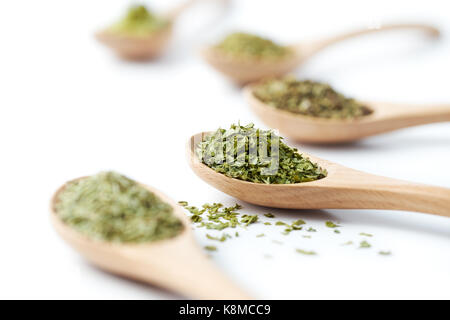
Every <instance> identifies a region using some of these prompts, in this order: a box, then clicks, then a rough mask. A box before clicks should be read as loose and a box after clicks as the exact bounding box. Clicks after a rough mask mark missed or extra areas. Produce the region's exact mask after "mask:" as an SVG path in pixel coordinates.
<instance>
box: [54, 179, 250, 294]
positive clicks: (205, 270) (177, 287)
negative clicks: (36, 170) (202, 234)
mask: <svg viewBox="0 0 450 320" xmlns="http://www.w3.org/2000/svg"><path fill="white" fill-rule="evenodd" d="M144 187H146V188H148V189H149V190H150V191H151V192H153V193H155V194H156V195H157V196H158V197H160V198H161V199H162V200H163V201H165V202H167V203H169V204H170V205H171V206H172V207H173V208H174V214H175V215H176V216H177V217H178V218H179V219H180V220H181V221H182V223H183V225H184V231H183V232H182V233H181V234H180V235H178V236H177V237H175V238H172V239H167V240H162V241H157V242H152V243H149V244H136V245H132V244H111V243H107V242H102V241H97V240H92V239H90V238H88V237H86V236H84V235H82V234H81V233H79V232H77V231H75V230H74V229H72V228H71V227H69V226H67V225H66V224H64V223H63V222H62V221H61V220H60V219H59V217H58V215H57V214H56V211H55V204H56V202H57V201H58V200H57V199H58V194H59V193H60V192H61V191H62V190H63V189H64V186H63V187H61V188H60V189H59V190H58V191H57V192H56V193H55V195H54V196H53V198H52V201H51V215H50V216H51V221H52V224H53V226H54V228H55V229H56V231H57V232H58V234H59V235H60V236H61V237H62V238H63V239H64V240H65V241H66V242H67V243H68V244H69V245H70V246H72V247H73V248H74V249H75V250H76V251H78V252H79V253H80V254H81V255H82V256H84V257H85V258H86V259H87V260H88V261H90V262H91V263H93V264H94V265H96V266H98V267H100V268H102V269H104V270H106V271H109V272H111V273H114V274H117V275H120V276H124V277H128V278H131V279H134V280H138V281H143V282H147V283H150V284H155V285H158V286H161V287H164V288H167V289H169V290H173V291H175V292H178V293H180V294H182V295H184V296H186V297H190V298H196V299H249V296H248V295H247V294H245V293H244V292H243V291H242V290H241V289H239V288H238V287H236V286H235V285H234V284H233V283H232V282H231V281H230V280H229V279H228V278H227V277H225V276H224V275H223V274H222V273H221V272H220V271H219V270H218V269H217V268H216V267H215V266H214V265H213V264H212V262H211V261H210V259H209V258H208V257H207V256H206V255H205V254H204V253H203V252H202V249H201V248H199V247H198V245H197V244H196V243H195V240H194V237H193V234H192V230H191V228H192V227H191V224H190V222H189V219H188V218H187V216H186V215H185V214H184V213H183V212H182V210H181V208H180V206H179V205H177V204H176V203H175V202H174V201H173V200H171V199H170V198H168V197H167V196H166V195H164V194H162V193H161V192H160V191H158V190H156V189H154V188H150V187H147V186H144Z"/></svg>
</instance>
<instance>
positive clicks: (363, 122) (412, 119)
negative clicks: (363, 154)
mask: <svg viewBox="0 0 450 320" xmlns="http://www.w3.org/2000/svg"><path fill="white" fill-rule="evenodd" d="M253 88H254V85H248V86H246V87H245V88H244V96H245V98H246V100H247V102H248V103H249V105H250V106H251V108H252V110H253V111H254V112H255V113H256V114H257V115H258V116H259V117H260V118H261V120H262V121H263V122H264V123H265V124H267V125H268V126H269V127H271V128H275V129H278V130H279V131H280V132H281V133H282V134H283V135H284V136H286V137H289V138H291V139H294V140H297V141H301V142H305V143H316V144H320V143H323V144H331V143H343V142H351V141H356V140H359V139H362V138H365V137H369V136H373V135H377V134H381V133H385V132H389V131H393V130H397V129H402V128H406V127H412V126H418V125H422V124H428V123H434V122H446V121H450V104H442V105H406V104H393V103H381V102H361V103H362V104H363V105H365V106H367V107H368V108H370V109H371V110H372V111H373V112H372V113H371V114H370V115H367V116H364V117H361V118H359V119H354V120H339V119H324V118H315V117H308V116H304V115H301V114H295V113H292V112H289V111H285V110H280V109H277V108H275V107H272V106H270V105H267V104H265V103H264V102H262V101H261V100H259V99H258V98H256V97H255V96H254V95H253Z"/></svg>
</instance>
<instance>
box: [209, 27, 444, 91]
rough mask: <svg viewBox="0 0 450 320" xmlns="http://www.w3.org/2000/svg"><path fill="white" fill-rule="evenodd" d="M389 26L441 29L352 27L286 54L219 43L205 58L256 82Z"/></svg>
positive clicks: (232, 75)
mask: <svg viewBox="0 0 450 320" xmlns="http://www.w3.org/2000/svg"><path fill="white" fill-rule="evenodd" d="M389 30H420V31H424V32H425V33H426V34H427V35H430V36H431V37H438V36H439V34H440V32H439V30H438V29H436V28H435V27H433V26H430V25H425V24H387V25H383V26H380V27H376V28H367V29H362V30H356V31H351V32H348V33H344V34H341V35H337V36H332V37H328V38H324V39H319V40H311V41H304V42H301V43H298V44H294V45H289V46H287V47H288V48H289V49H290V51H291V53H290V54H288V55H286V56H285V57H282V58H275V59H251V58H235V57H233V56H230V55H228V54H226V53H223V52H221V51H220V50H219V49H217V48H215V47H208V48H204V49H202V50H201V52H200V54H201V56H202V57H203V59H204V60H205V61H206V62H207V63H208V64H210V65H211V66H212V67H213V68H214V69H216V70H217V71H219V72H220V73H222V74H223V75H224V76H226V77H227V78H229V79H231V80H232V81H233V82H235V83H236V84H238V85H244V84H247V83H249V82H255V81H258V80H261V79H263V78H269V77H277V76H280V75H283V74H286V73H289V72H291V71H292V70H293V69H294V68H296V67H298V66H299V65H300V64H302V63H303V62H304V61H306V60H307V59H309V58H310V57H312V56H313V55H314V54H316V53H317V52H319V51H321V50H322V49H324V48H326V47H328V46H330V45H332V44H335V43H337V42H340V41H344V40H347V39H350V38H353V37H358V36H361V35H365V34H370V33H376V32H384V31H389Z"/></svg>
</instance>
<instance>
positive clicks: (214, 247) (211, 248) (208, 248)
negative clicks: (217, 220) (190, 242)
mask: <svg viewBox="0 0 450 320" xmlns="http://www.w3.org/2000/svg"><path fill="white" fill-rule="evenodd" d="M204 248H205V250H208V251H217V247H216V246H205V247H204Z"/></svg>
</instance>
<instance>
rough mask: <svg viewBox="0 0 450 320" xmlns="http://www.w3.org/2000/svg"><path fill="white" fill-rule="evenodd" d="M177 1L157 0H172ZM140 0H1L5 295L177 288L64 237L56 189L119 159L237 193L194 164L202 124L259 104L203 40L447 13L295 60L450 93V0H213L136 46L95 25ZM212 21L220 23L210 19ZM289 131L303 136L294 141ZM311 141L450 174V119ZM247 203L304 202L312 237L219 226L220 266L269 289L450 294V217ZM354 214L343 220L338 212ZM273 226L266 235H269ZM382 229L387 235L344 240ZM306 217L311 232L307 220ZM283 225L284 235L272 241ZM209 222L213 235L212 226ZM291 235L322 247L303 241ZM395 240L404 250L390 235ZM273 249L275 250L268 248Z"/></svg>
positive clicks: (396, 87) (366, 158) (352, 160)
mask: <svg viewBox="0 0 450 320" xmlns="http://www.w3.org/2000/svg"><path fill="white" fill-rule="evenodd" d="M175 2H176V1H162V0H161V1H157V0H155V1H153V4H154V7H156V8H163V7H164V8H168V7H170V6H171V4H172V3H175ZM126 5H127V1H111V0H108V1H71V2H69V1H13V0H2V1H1V2H0V38H1V39H2V43H1V50H0V84H1V92H0V143H1V144H0V147H1V148H0V150H1V151H0V152H1V156H0V164H1V166H0V194H1V202H0V212H1V218H2V219H1V220H2V221H1V230H0V248H1V258H0V259H1V263H0V298H151V299H159V298H173V297H176V296H174V295H172V294H171V293H167V292H163V291H160V290H158V289H155V288H152V287H149V286H145V285H140V284H136V283H133V282H129V281H127V280H124V279H120V278H116V277H114V276H111V275H108V274H105V273H103V272H101V271H99V270H97V269H95V268H93V267H91V266H90V265H88V264H87V263H86V262H84V260H83V259H82V258H80V257H79V256H78V255H77V254H76V253H75V252H73V251H72V250H71V249H70V248H69V247H68V246H66V245H65V244H64V243H63V242H62V241H61V240H60V239H59V238H58V237H57V236H56V234H55V233H54V232H53V230H52V228H51V226H50V224H49V221H48V209H47V207H48V201H49V199H50V197H51V195H52V193H53V192H54V191H55V190H56V189H57V188H58V187H59V186H60V185H61V184H62V183H64V182H65V181H66V180H69V179H72V178H75V177H78V176H82V175H88V174H93V173H96V172H98V171H100V170H106V169H114V170H117V171H119V172H122V173H124V174H127V175H129V176H131V177H133V178H135V179H137V180H139V181H142V182H144V183H147V184H150V185H153V186H157V187H159V188H160V189H161V190H163V191H164V192H166V193H167V194H169V195H170V196H171V197H173V198H174V199H176V200H187V201H189V202H190V203H192V204H194V205H201V204H203V203H205V202H224V203H226V204H233V203H234V201H235V200H234V199H232V198H230V197H228V196H227V195H225V194H223V193H221V192H219V191H216V190H214V189H212V188H211V187H209V186H208V185H207V184H205V183H203V182H202V181H201V180H199V179H198V178H197V177H196V176H195V175H194V174H193V173H192V172H191V171H190V169H189V168H188V165H187V164H186V161H185V158H184V144H185V142H186V139H187V138H188V137H189V136H190V135H191V134H193V133H196V132H199V131H203V130H211V129H215V128H216V127H218V126H228V125H229V124H230V123H231V122H235V121H238V120H241V121H242V122H245V123H246V122H254V123H256V124H257V125H259V126H262V124H261V122H260V121H259V120H258V119H257V118H256V117H255V116H254V115H253V114H252V113H251V112H250V111H249V108H248V107H247V106H246V104H245V103H244V101H243V99H242V97H241V94H240V92H239V90H238V89H237V88H235V87H233V86H232V85H230V83H228V82H227V81H226V80H225V79H223V78H222V77H221V76H220V75H218V74H217V73H216V72H214V71H213V70H212V69H210V68H209V67H208V66H207V65H206V64H204V63H203V62H202V61H201V60H200V59H199V57H198V55H197V54H196V50H197V49H198V48H199V46H201V45H202V44H204V43H207V42H208V41H211V40H213V39H217V36H220V35H222V34H224V33H225V32H227V31H229V30H236V29H243V30H249V31H256V32H259V33H261V34H266V35H268V36H271V37H273V38H276V39H279V40H280V41H286V42H290V41H296V40H300V39H302V38H309V37H314V36H319V35H328V34H332V33H336V32H339V31H343V30H347V29H349V28H354V27H359V26H363V27H364V26H368V25H373V24H378V23H380V22H391V21H413V20H414V21H423V22H429V23H435V24H436V25H438V26H440V27H441V28H442V30H443V31H444V36H443V38H442V39H441V40H440V41H439V42H436V43H432V42H429V41H427V40H425V39H424V38H423V37H421V36H420V34H417V33H402V34H394V35H384V36H377V37H369V38H365V39H361V40H357V41H352V42H347V43H345V44H342V45H338V46H335V47H334V48H332V49H329V50H327V51H326V52H323V53H322V54H320V55H318V56H317V57H316V58H314V59H313V60H311V61H309V62H308V63H307V64H306V65H304V66H303V67H302V68H300V69H298V70H297V71H296V74H297V75H298V76H299V77H308V78H314V79H317V80H323V81H329V82H330V83H331V84H333V85H334V86H335V87H336V88H338V89H339V90H341V91H343V92H345V93H346V94H349V95H352V96H355V97H357V98H361V99H367V100H371V99H372V100H386V101H397V102H401V101H404V102H421V103H426V102H430V103H431V102H450V91H449V89H448V86H449V74H450V73H449V72H450V59H449V56H450V42H449V38H448V34H449V32H450V21H449V19H448V13H449V12H450V7H449V4H448V1H444V0H442V1H387V0H386V1H384V0H383V1H381V0H379V1H374V2H370V3H369V2H366V1H356V0H355V1H331V0H330V1H324V0H322V1H289V0H277V1H258V0H252V1H250V0H248V1H234V5H233V7H232V8H231V10H230V12H228V13H227V14H226V15H224V16H221V17H220V16H219V15H218V14H217V9H218V8H217V7H214V6H203V7H202V6H198V7H197V8H196V9H193V10H192V11H191V12H190V13H188V14H186V15H185V16H184V17H183V19H182V20H181V21H180V23H179V24H178V25H177V28H176V36H175V38H174V39H173V46H172V48H171V50H170V52H169V53H168V54H167V56H165V57H164V58H162V59H161V60H159V61H156V62H154V63H145V64H137V63H126V62H122V61H119V60H118V59H116V58H115V57H114V56H113V55H112V54H111V53H110V52H109V51H108V50H107V49H105V48H104V47H102V46H100V45H99V44H98V43H96V41H95V40H94V39H93V37H92V34H93V32H94V31H95V30H97V29H98V28H99V27H101V26H104V25H105V24H107V23H109V22H111V21H112V20H113V19H114V18H115V17H116V16H118V15H120V13H121V11H122V9H123V8H124V7H125V6H126ZM205 25H206V27H204V26H205ZM288 142H289V141H288ZM299 147H300V149H301V150H305V151H307V152H309V153H312V154H316V155H318V156H320V157H322V158H326V159H330V160H332V161H335V162H338V163H341V164H344V165H347V166H350V167H353V168H357V169H361V170H364V171H367V172H371V173H375V174H381V175H386V176H391V177H395V178H399V179H407V180H411V181H416V182H421V183H428V184H433V185H438V186H443V187H450V179H449V178H450V171H449V164H450V125H449V124H448V123H444V124H434V125H428V126H423V127H417V128H413V129H407V130H403V131H399V132H395V133H392V134H388V135H384V136H379V137H375V138H371V139H367V140H365V141H362V142H360V143H357V144H354V145H347V146H340V147H317V146H314V147H313V146H299ZM243 212H245V213H261V214H262V213H265V212H273V213H275V214H277V215H278V216H279V218H280V219H284V220H294V219H296V218H303V219H305V220H307V222H308V223H309V224H311V225H312V226H314V227H316V228H317V229H318V231H319V232H317V233H316V234H312V236H313V238H312V239H304V238H302V237H301V236H300V234H298V233H294V232H293V233H292V234H291V235H290V236H283V235H281V234H280V229H279V227H277V228H275V227H272V228H267V227H266V226H263V225H262V224H259V225H254V226H252V228H249V230H248V232H241V234H242V237H241V238H240V239H232V240H229V241H227V242H225V243H223V244H222V243H221V244H219V245H218V246H219V251H218V252H217V253H214V254H213V259H214V261H215V262H216V263H217V265H218V267H220V268H221V269H223V271H224V272H226V273H228V274H229V275H230V276H231V277H232V278H233V279H235V280H236V282H237V283H240V284H241V285H242V286H243V287H244V288H246V289H247V290H248V291H250V292H251V293H252V294H253V295H254V296H255V297H258V298H447V299H448V298H450V290H449V289H448V288H449V286H450V252H449V245H450V219H448V218H440V217H435V216H428V215H424V214H418V213H408V212H387V211H384V212H383V211H364V210H324V211H310V210H306V211H298V210H297V211H286V210H285V211H282V210H272V209H266V208H260V207H255V206H251V205H248V204H244V209H243ZM328 219H331V220H334V221H339V222H341V223H342V225H343V228H342V234H340V235H337V234H334V233H333V232H332V230H330V229H327V228H325V227H324V221H325V220H328ZM261 232H264V233H265V234H266V237H264V238H256V237H255V235H256V234H258V233H261ZM360 232H369V233H373V234H374V235H375V237H374V238H372V239H369V242H371V243H372V245H373V246H374V247H373V248H372V249H367V250H363V249H357V248H355V247H351V246H350V247H343V246H340V244H341V243H343V242H346V241H348V240H353V241H355V242H358V241H360V239H361V237H360V236H358V234H359V233H360ZM301 234H304V233H301ZM272 239H278V240H281V241H283V242H284V244H283V245H277V244H274V243H272V242H271V240H272ZM198 240H199V242H200V243H201V244H202V245H204V244H207V243H209V242H208V241H207V240H206V239H205V238H204V236H203V235H202V233H201V232H198ZM294 248H302V249H311V250H316V251H317V252H318V253H319V255H318V256H316V257H309V256H302V255H299V254H297V253H295V252H294ZM380 249H383V250H392V252H393V255H392V256H391V257H383V256H379V255H378V254H377V251H378V250H380ZM265 254H270V255H272V256H273V257H272V259H266V258H264V255H265Z"/></svg>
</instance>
